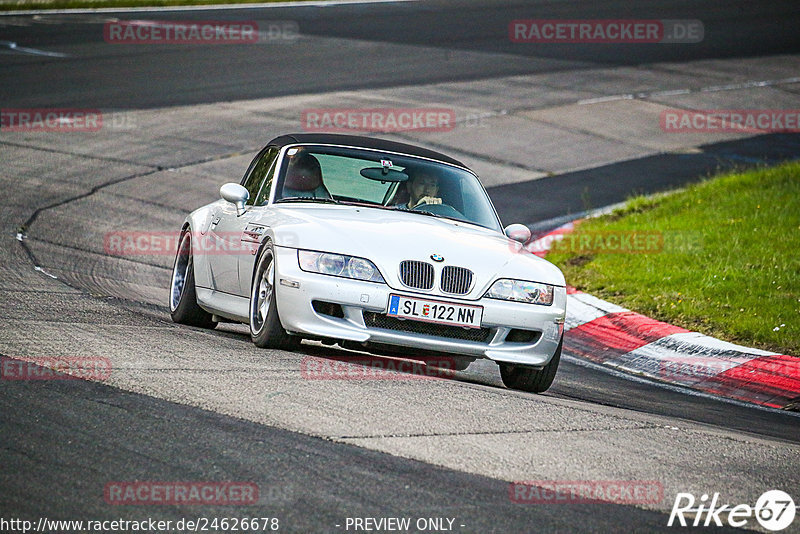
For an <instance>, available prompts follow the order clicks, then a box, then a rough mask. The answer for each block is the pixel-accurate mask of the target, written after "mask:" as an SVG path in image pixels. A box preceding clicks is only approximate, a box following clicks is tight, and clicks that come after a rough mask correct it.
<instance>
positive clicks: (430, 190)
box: [397, 170, 442, 210]
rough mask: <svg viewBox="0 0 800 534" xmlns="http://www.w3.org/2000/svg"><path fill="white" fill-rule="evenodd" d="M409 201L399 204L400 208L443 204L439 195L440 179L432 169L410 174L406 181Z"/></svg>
mask: <svg viewBox="0 0 800 534" xmlns="http://www.w3.org/2000/svg"><path fill="white" fill-rule="evenodd" d="M406 189H407V190H408V196H409V198H408V202H404V203H402V204H398V205H397V207H398V208H403V209H409V210H411V209H414V208H416V207H417V206H421V205H423V204H441V203H442V199H441V197H440V196H439V179H438V178H437V177H436V175H435V174H433V173H431V172H430V171H426V170H422V171H418V172H415V173H414V174H412V175H411V176H409V178H408V181H406Z"/></svg>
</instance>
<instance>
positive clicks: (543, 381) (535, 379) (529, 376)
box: [500, 337, 564, 393]
mask: <svg viewBox="0 0 800 534" xmlns="http://www.w3.org/2000/svg"><path fill="white" fill-rule="evenodd" d="M563 344H564V338H563V337H562V338H561V341H560V342H559V343H558V348H557V349H556V352H555V354H553V357H552V358H551V359H550V363H548V364H547V365H545V366H544V367H543V368H541V369H534V368H533V367H525V366H522V365H515V364H513V363H501V364H500V377H501V378H502V379H503V384H505V386H506V387H507V388H509V389H519V390H521V391H528V392H530V393H543V392H545V391H547V389H548V388H549V387H550V386H551V385H552V383H553V379H554V378H555V377H556V371H557V370H558V363H559V361H561V346H562V345H563Z"/></svg>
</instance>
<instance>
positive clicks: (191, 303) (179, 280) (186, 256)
mask: <svg viewBox="0 0 800 534" xmlns="http://www.w3.org/2000/svg"><path fill="white" fill-rule="evenodd" d="M169 311H170V315H171V316H172V320H173V321H174V322H176V323H179V324H185V325H189V326H199V327H201V328H214V327H215V326H217V322H216V321H214V319H213V317H212V315H211V314H210V313H208V312H207V311H205V310H204V309H203V308H201V307H200V305H199V304H197V292H196V291H195V287H194V260H193V258H192V233H191V232H190V231H186V232H184V233H183V234H182V235H181V240H180V244H179V245H178V252H177V253H176V254H175V263H174V264H173V266H172V280H171V281H170V285H169Z"/></svg>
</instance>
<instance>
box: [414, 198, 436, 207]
mask: <svg viewBox="0 0 800 534" xmlns="http://www.w3.org/2000/svg"><path fill="white" fill-rule="evenodd" d="M441 203H442V199H441V198H439V197H422V198H421V199H419V202H417V206H422V205H423V204H441ZM415 207H416V206H415Z"/></svg>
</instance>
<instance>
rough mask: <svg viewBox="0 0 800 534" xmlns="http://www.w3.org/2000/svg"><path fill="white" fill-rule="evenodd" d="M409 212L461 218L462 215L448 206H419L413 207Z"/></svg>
mask: <svg viewBox="0 0 800 534" xmlns="http://www.w3.org/2000/svg"><path fill="white" fill-rule="evenodd" d="M411 211H427V212H428V213H433V214H434V215H443V216H444V217H455V218H457V219H458V218H463V217H464V215H463V214H462V213H461V212H460V211H458V210H457V209H455V208H454V207H453V206H450V205H449V204H420V205H419V206H414V208H413V209H412V210H411Z"/></svg>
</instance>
